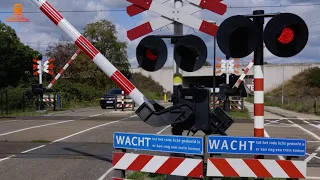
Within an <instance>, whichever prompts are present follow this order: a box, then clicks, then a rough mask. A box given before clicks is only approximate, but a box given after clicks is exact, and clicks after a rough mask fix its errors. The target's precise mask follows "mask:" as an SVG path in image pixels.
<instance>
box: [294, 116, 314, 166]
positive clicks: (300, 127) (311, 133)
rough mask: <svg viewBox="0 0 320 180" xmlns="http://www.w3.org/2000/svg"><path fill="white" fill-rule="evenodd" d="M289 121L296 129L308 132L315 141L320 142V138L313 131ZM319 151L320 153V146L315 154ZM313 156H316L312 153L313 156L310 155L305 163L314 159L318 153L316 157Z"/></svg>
mask: <svg viewBox="0 0 320 180" xmlns="http://www.w3.org/2000/svg"><path fill="white" fill-rule="evenodd" d="M288 121H289V122H290V123H291V124H293V125H294V126H295V127H298V128H299V129H301V130H303V131H304V132H306V133H307V134H310V135H311V136H313V137H314V138H315V139H317V140H320V137H319V136H317V135H316V134H314V133H313V132H311V131H309V130H307V129H305V128H303V127H302V126H300V125H298V124H296V123H294V122H292V121H290V120H288ZM317 151H320V146H319V147H318V148H317V149H316V150H315V152H317ZM313 154H314V153H312V154H311V155H309V156H308V157H307V158H306V159H305V161H306V162H308V161H310V160H311V159H312V158H314V156H315V155H316V154H317V153H316V154H315V155H313Z"/></svg>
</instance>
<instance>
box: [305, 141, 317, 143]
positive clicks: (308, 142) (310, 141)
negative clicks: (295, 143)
mask: <svg viewBox="0 0 320 180" xmlns="http://www.w3.org/2000/svg"><path fill="white" fill-rule="evenodd" d="M307 142H308V143H320V141H307Z"/></svg>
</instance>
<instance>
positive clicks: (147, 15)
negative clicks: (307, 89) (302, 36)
mask: <svg viewBox="0 0 320 180" xmlns="http://www.w3.org/2000/svg"><path fill="white" fill-rule="evenodd" d="M158 1H165V0H158ZM19 2H20V0H10V1H1V2H0V7H1V8H4V9H7V10H12V7H13V4H14V3H19ZM49 2H50V3H51V4H52V5H53V6H54V7H56V9H58V10H100V9H125V8H126V6H128V5H130V3H129V2H127V1H125V0H123V1H122V0H121V1H119V0H68V1H62V0H49ZM184 3H185V4H186V0H184ZM223 3H225V4H227V5H228V9H227V12H226V14H225V15H223V16H220V15H217V14H215V13H213V12H210V11H208V10H203V11H201V12H199V13H196V14H194V16H196V17H198V18H200V19H205V20H214V21H216V22H217V24H218V25H219V24H221V22H222V21H223V20H225V19H226V18H228V17H230V16H232V15H237V14H250V13H252V11H253V10H255V9H264V10H265V13H273V12H291V13H295V14H297V15H299V16H301V17H302V18H303V19H304V20H305V21H306V23H307V24H308V26H309V33H310V36H309V41H308V44H307V45H306V47H305V49H304V50H303V51H302V52H301V53H299V54H298V55H297V56H295V57H292V58H288V59H286V62H298V61H299V60H301V62H320V58H319V57H320V54H319V52H320V43H319V41H318V39H319V38H320V20H318V19H319V18H318V16H319V13H320V8H319V7H320V6H290V7H280V5H281V4H282V5H288V4H307V3H318V0H309V1H301V0H280V1H279V0H241V1H239V0H225V1H223ZM22 4H23V7H24V11H39V10H38V9H37V7H36V6H35V5H34V4H33V3H31V2H29V1H27V2H22ZM165 5H167V6H169V7H173V0H170V1H168V2H166V3H165ZM277 5H279V7H266V8H263V7H259V8H255V9H253V8H235V7H239V6H241V7H243V6H249V7H250V6H277ZM121 13H122V14H119V16H120V17H122V16H123V13H125V12H121ZM62 14H63V16H64V17H65V18H66V19H67V20H68V21H69V22H70V23H71V24H72V25H73V26H74V27H75V28H76V29H77V30H79V31H80V32H82V29H83V28H84V26H85V25H86V24H87V23H90V22H94V21H97V20H100V19H107V20H111V19H113V17H111V15H110V12H105V11H104V12H90V13H66V12H65V13H62ZM27 16H28V18H29V19H30V20H31V22H30V23H27V24H20V25H19V26H20V27H19V29H17V34H18V36H19V37H20V38H21V40H22V41H23V42H25V43H27V42H28V43H30V45H31V46H32V47H33V48H37V45H36V42H37V41H40V42H41V44H49V43H50V42H56V41H58V39H59V38H60V37H61V36H62V35H64V36H65V37H66V35H65V34H64V33H63V32H62V31H61V30H60V29H59V28H58V27H56V25H54V24H53V23H52V22H49V21H50V20H49V19H48V18H47V17H46V16H45V15H43V14H41V13H39V14H27ZM112 16H117V14H112ZM137 16H138V17H139V18H134V19H135V21H136V22H134V23H133V24H135V25H133V27H134V26H138V25H140V24H142V23H144V22H146V21H149V20H151V19H154V18H156V17H159V15H158V14H157V13H153V12H151V11H145V12H144V13H141V14H140V15H137ZM269 19H270V18H269ZM269 19H266V21H265V24H266V23H267V22H268V20H269ZM0 20H1V19H0ZM114 24H115V25H116V28H117V32H118V34H117V36H118V38H119V40H121V41H124V42H126V43H127V45H128V48H127V53H128V58H129V61H130V63H131V64H132V66H133V67H135V66H137V62H136V59H135V51H136V46H137V45H138V43H139V42H140V40H141V39H142V38H138V39H136V40H134V41H130V40H129V39H128V38H127V30H128V29H126V28H125V24H123V22H122V20H121V19H120V20H118V21H117V22H114ZM131 28H132V27H131ZM183 29H184V33H185V34H187V33H188V34H194V35H197V36H199V37H201V38H202V39H203V40H204V41H205V42H206V44H207V48H208V60H209V61H210V62H212V58H213V37H211V36H209V35H206V34H204V33H202V32H199V31H197V30H193V29H190V28H189V27H187V26H184V28H183ZM26 30H27V32H26ZM151 34H173V25H172V24H171V25H169V26H167V27H163V28H161V29H158V30H157V31H154V32H152V33H150V34H149V35H151ZM166 44H167V47H168V60H167V63H166V64H165V66H172V62H173V48H172V47H171V45H170V43H168V40H166ZM41 47H42V48H43V50H45V47H46V46H41ZM264 53H265V54H264V55H265V60H266V61H268V62H272V63H277V62H278V61H279V58H277V57H275V56H274V55H273V54H271V53H270V52H269V51H268V50H267V49H265V50H264ZM217 57H222V58H223V57H224V55H223V54H222V53H221V51H220V50H219V48H218V46H217ZM251 58H252V54H251V55H250V56H248V57H246V58H243V60H242V61H245V62H248V61H250V60H251Z"/></svg>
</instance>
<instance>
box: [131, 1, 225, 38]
mask: <svg viewBox="0 0 320 180" xmlns="http://www.w3.org/2000/svg"><path fill="white" fill-rule="evenodd" d="M127 1H128V2H131V3H133V4H132V5H130V6H128V7H127V13H128V14H129V15H130V16H134V15H137V14H139V13H141V12H144V11H145V10H150V11H153V12H155V13H158V14H160V15H161V16H160V17H158V18H156V19H153V20H151V21H148V22H146V23H144V24H141V25H139V26H137V27H135V28H133V29H131V30H129V31H127V36H128V38H129V39H130V40H131V41H132V40H135V39H137V38H139V37H141V36H144V35H146V34H149V33H151V32H152V31H155V30H157V29H159V28H161V27H164V26H166V25H169V24H171V23H173V22H179V23H181V24H184V25H186V26H189V27H191V28H194V29H197V30H199V31H201V32H203V33H206V34H209V35H211V36H216V33H217V30H218V26H217V25H215V24H213V23H210V22H207V21H204V20H201V19H199V18H197V17H194V16H193V15H192V14H194V13H197V12H199V11H201V10H203V9H207V10H209V11H212V12H214V13H217V14H219V15H223V14H224V13H225V12H226V11H227V6H226V5H225V4H223V3H221V2H220V0H187V1H188V2H190V4H186V5H184V6H182V7H181V8H178V9H174V8H172V7H169V6H166V5H164V4H163V3H164V2H165V1H163V0H160V1H155V0H127Z"/></svg>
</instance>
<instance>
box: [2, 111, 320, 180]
mask: <svg viewBox="0 0 320 180" xmlns="http://www.w3.org/2000/svg"><path fill="white" fill-rule="evenodd" d="M112 112H113V110H110V109H108V110H102V109H100V108H98V107H97V108H85V109H81V110H77V111H69V112H64V113H60V114H52V115H48V116H41V117H34V118H32V117H27V118H20V119H14V120H0V179H1V180H7V179H8V180H9V179H10V180H11V179H15V180H20V179H21V180H27V179H32V180H38V179H39V180H51V179H52V180H53V179H71V180H72V179H77V180H82V179H83V180H89V179H90V180H91V179H93V180H102V179H111V177H112V175H113V173H114V171H113V169H112V165H111V163H112V152H113V151H114V148H113V145H112V143H113V133H114V132H138V133H149V134H171V127H169V126H167V127H159V128H151V127H150V126H148V125H147V124H145V123H143V122H142V121H141V120H140V119H139V118H138V117H137V116H135V115H134V113H133V112H131V113H128V112H126V113H125V112H121V111H118V114H120V113H123V116H110V114H112ZM265 130H266V133H265V135H266V136H267V137H279V138H299V139H306V140H307V154H306V156H305V157H301V158H299V159H301V160H305V161H307V162H308V172H307V176H308V177H310V178H309V179H319V180H320V118H319V120H315V119H312V120H310V119H302V118H292V119H288V118H282V117H281V116H276V115H273V118H272V119H267V116H266V120H265ZM227 134H228V135H230V136H253V120H236V123H235V124H233V126H232V127H231V128H230V129H229V130H228V131H227ZM196 136H201V133H197V134H196ZM128 152H134V153H135V152H137V153H148V154H158V155H168V153H158V152H148V151H133V150H129V151H128ZM222 157H249V158H252V156H245V155H222ZM265 158H272V159H279V158H283V157H277V156H270V157H269V156H265Z"/></svg>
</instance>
